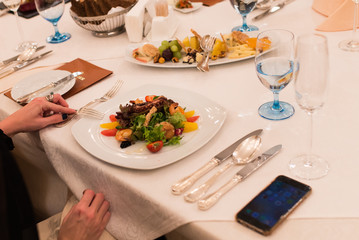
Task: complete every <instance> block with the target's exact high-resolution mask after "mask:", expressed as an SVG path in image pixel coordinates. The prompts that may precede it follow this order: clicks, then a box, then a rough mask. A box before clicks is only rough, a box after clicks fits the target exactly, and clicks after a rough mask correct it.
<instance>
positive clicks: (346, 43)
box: [339, 0, 359, 52]
mask: <svg viewBox="0 0 359 240" xmlns="http://www.w3.org/2000/svg"><path fill="white" fill-rule="evenodd" d="M353 2H354V4H355V5H354V21H353V22H354V23H353V34H352V38H351V39H347V40H343V41H341V42H340V43H339V48H340V49H342V50H345V51H350V52H357V51H359V37H358V36H357V27H358V8H359V0H353Z"/></svg>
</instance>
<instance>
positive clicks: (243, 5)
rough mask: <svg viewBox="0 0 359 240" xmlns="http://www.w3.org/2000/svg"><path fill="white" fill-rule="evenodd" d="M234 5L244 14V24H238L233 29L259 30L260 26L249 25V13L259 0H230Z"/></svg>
mask: <svg viewBox="0 0 359 240" xmlns="http://www.w3.org/2000/svg"><path fill="white" fill-rule="evenodd" d="M230 1H231V4H232V7H233V8H234V9H235V10H236V11H237V12H238V13H239V14H241V15H242V19H243V23H242V26H237V27H234V28H233V29H232V32H233V31H241V32H250V31H258V28H257V27H256V26H254V25H247V15H248V14H249V13H250V12H252V10H253V9H254V7H255V6H256V3H257V0H230Z"/></svg>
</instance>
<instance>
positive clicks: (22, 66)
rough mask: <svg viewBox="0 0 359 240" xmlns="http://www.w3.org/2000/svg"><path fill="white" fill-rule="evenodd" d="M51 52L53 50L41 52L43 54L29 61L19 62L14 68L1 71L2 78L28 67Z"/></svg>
mask: <svg viewBox="0 0 359 240" xmlns="http://www.w3.org/2000/svg"><path fill="white" fill-rule="evenodd" d="M51 52H52V50H50V51H47V52H45V53H43V54H41V55H39V56H37V57H34V58H32V59H30V60H27V61H25V62H23V63H20V64H17V65H16V66H15V67H12V68H10V69H8V70H6V71H4V72H2V73H0V78H4V77H6V76H8V75H10V74H12V73H14V72H16V71H18V70H20V69H21V68H24V67H26V66H28V65H30V64H32V63H34V62H36V61H38V60H40V59H41V58H42V57H44V56H45V55H47V54H49V53H51Z"/></svg>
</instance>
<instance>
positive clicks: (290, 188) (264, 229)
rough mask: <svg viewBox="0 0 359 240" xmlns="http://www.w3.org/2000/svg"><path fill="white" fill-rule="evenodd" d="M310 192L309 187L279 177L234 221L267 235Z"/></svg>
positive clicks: (237, 215) (287, 178) (241, 211)
mask: <svg viewBox="0 0 359 240" xmlns="http://www.w3.org/2000/svg"><path fill="white" fill-rule="evenodd" d="M311 191H312V189H311V187H310V186H308V185H305V184H303V183H301V182H298V181H296V180H294V179H291V178H289V177H286V176H283V175H280V176H278V177H276V179H274V181H273V182H271V183H270V184H269V185H268V186H267V187H266V188H264V189H263V190H262V191H261V192H260V193H259V194H258V195H257V196H255V197H254V198H253V199H252V200H251V201H250V202H249V203H248V204H247V205H246V206H245V207H244V208H242V209H241V210H240V211H239V212H238V213H237V214H236V220H237V222H239V223H241V224H243V225H245V226H247V227H249V228H251V229H253V230H255V231H257V232H259V233H261V234H263V235H269V234H270V233H272V231H273V230H274V229H275V228H276V227H277V226H278V225H279V224H280V223H281V222H282V221H283V220H284V219H285V218H286V217H287V216H288V214H289V213H291V212H292V211H293V210H294V209H295V207H297V206H298V205H299V203H301V202H302V201H303V200H304V199H305V198H306V197H307V196H308V195H309V194H310V193H311Z"/></svg>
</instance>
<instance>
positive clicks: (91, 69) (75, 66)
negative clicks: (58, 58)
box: [4, 58, 112, 100]
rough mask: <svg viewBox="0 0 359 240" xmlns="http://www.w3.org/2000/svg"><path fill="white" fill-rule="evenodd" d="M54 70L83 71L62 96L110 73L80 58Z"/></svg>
mask: <svg viewBox="0 0 359 240" xmlns="http://www.w3.org/2000/svg"><path fill="white" fill-rule="evenodd" d="M56 70H66V71H69V72H77V71H80V72H83V74H82V75H80V76H77V77H76V83H75V85H74V86H73V88H71V89H70V91H68V92H67V93H65V94H64V95H63V98H69V97H71V96H73V95H75V94H76V93H78V92H80V91H82V90H84V89H86V88H87V87H89V86H91V85H92V84H94V83H96V82H98V81H100V80H102V79H104V78H105V77H107V76H108V75H110V74H112V71H110V70H107V69H104V68H100V67H98V66H96V65H94V64H92V63H89V62H87V61H85V60H83V59H81V58H77V59H75V60H73V61H71V62H68V63H65V64H64V65H62V66H60V67H58V68H56ZM4 94H5V96H7V97H9V98H10V99H13V98H12V97H11V90H10V91H8V92H6V93H4ZM13 100H14V99H13Z"/></svg>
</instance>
